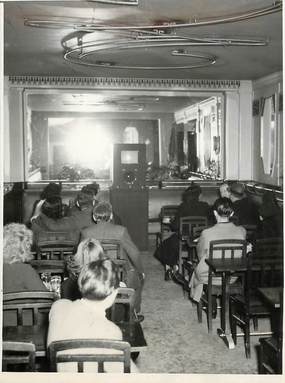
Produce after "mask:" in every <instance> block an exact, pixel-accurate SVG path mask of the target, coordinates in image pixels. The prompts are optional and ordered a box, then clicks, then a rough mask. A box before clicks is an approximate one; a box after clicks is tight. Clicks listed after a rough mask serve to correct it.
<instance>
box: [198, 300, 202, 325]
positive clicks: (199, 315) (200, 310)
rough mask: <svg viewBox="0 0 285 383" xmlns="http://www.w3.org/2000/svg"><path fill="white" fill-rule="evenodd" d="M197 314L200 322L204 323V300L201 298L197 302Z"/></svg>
mask: <svg viewBox="0 0 285 383" xmlns="http://www.w3.org/2000/svg"><path fill="white" fill-rule="evenodd" d="M197 316H198V322H199V323H202V301H201V300H200V301H199V302H198V303H197Z"/></svg>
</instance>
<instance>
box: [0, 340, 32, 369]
mask: <svg viewBox="0 0 285 383" xmlns="http://www.w3.org/2000/svg"><path fill="white" fill-rule="evenodd" d="M35 356H36V347H35V345H34V344H33V343H28V342H8V341H4V342H2V371H10V369H9V366H12V368H13V371H19V368H21V371H22V367H23V366H24V367H25V371H35Z"/></svg>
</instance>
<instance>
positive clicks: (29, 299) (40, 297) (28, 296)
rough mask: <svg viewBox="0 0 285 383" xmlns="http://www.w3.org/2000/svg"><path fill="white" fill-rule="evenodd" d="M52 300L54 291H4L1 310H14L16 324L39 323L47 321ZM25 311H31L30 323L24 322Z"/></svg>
mask: <svg viewBox="0 0 285 383" xmlns="http://www.w3.org/2000/svg"><path fill="white" fill-rule="evenodd" d="M53 302H54V293H52V292H49V291H24V292H16V293H5V294H3V312H4V313H5V312H15V313H16V322H17V323H16V325H17V326H23V325H39V324H41V323H42V322H43V321H46V322H47V320H48V313H49V311H50V308H51V305H52V304H53ZM26 312H31V314H32V315H31V321H32V323H25V322H26V320H27V319H26V317H25V313H26ZM29 320H30V318H29ZM4 326H5V323H4Z"/></svg>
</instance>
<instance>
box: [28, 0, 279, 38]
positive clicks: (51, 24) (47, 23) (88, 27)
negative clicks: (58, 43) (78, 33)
mask: <svg viewBox="0 0 285 383" xmlns="http://www.w3.org/2000/svg"><path fill="white" fill-rule="evenodd" d="M280 11H282V1H275V2H274V3H273V4H272V5H271V6H269V7H264V8H260V9H255V10H251V11H248V12H245V13H241V14H236V15H229V16H224V17H217V18H204V19H200V20H199V19H194V20H193V21H189V22H187V23H176V22H165V23H163V24H158V25H141V26H126V25H123V26H112V25H98V24H96V23H94V22H87V23H82V22H74V23H72V22H70V21H66V22H65V21H64V19H61V20H59V18H55V20H53V19H52V18H51V19H45V20H40V19H26V20H25V21H24V25H26V26H30V27H35V28H63V27H65V28H72V29H76V30H82V31H95V30H144V29H145V30H153V29H157V30H165V29H174V28H187V27H199V26H206V25H215V24H225V23H234V22H238V21H244V20H248V19H253V18H256V17H261V16H266V15H270V14H272V13H276V12H280Z"/></svg>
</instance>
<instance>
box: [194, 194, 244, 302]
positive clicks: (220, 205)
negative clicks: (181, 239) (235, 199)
mask: <svg viewBox="0 0 285 383" xmlns="http://www.w3.org/2000/svg"><path fill="white" fill-rule="evenodd" d="M213 207H214V215H215V217H216V221H217V223H216V224H215V225H214V226H213V227H210V228H208V229H205V230H203V231H202V234H201V236H200V238H199V241H198V245H197V254H198V258H199V260H200V261H199V263H198V265H197V266H196V268H195V270H194V272H193V274H192V277H191V279H190V283H189V287H190V289H191V293H190V296H191V298H192V299H193V300H195V301H197V302H199V301H200V299H201V296H202V292H203V284H207V283H208V271H209V267H208V265H207V264H206V262H205V259H206V258H208V256H209V244H210V242H211V241H214V240H218V239H242V240H245V238H246V230H245V228H244V227H242V226H236V225H235V224H234V223H232V222H230V217H231V216H232V215H233V214H234V210H233V204H232V202H231V200H230V199H228V198H218V199H217V200H216V202H215V203H214V206H213ZM231 282H234V279H231ZM213 284H216V285H220V284H221V279H220V278H213Z"/></svg>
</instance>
